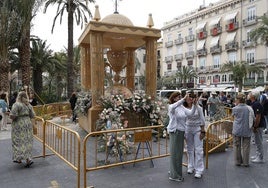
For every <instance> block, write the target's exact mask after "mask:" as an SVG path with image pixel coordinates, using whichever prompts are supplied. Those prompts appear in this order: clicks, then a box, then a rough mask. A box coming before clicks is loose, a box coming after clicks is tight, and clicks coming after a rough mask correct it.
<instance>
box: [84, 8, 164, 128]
mask: <svg viewBox="0 0 268 188" xmlns="http://www.w3.org/2000/svg"><path fill="white" fill-rule="evenodd" d="M147 26H148V27H137V26H134V25H133V23H132V22H131V20H130V19H128V18H127V17H126V16H124V15H121V14H119V13H118V12H117V11H115V13H114V14H111V15H108V16H106V17H105V18H103V19H102V20H101V16H100V14H99V11H98V6H96V12H95V16H94V20H92V21H90V22H89V23H88V24H87V26H86V28H85V30H84V32H83V33H82V35H81V36H80V38H79V46H80V47H81V60H82V63H81V84H82V89H83V90H85V91H86V90H90V91H91V93H92V107H91V108H90V109H89V112H88V116H87V119H86V120H85V122H84V123H81V126H82V127H83V128H84V129H85V130H86V131H88V132H91V131H94V129H95V122H96V121H97V119H98V115H99V113H100V112H101V110H102V109H101V108H100V107H99V105H98V104H97V100H98V99H99V98H100V97H101V96H103V95H104V93H105V88H104V79H105V75H104V72H105V71H104V70H105V61H104V56H107V59H108V61H109V64H110V65H111V68H112V70H113V71H114V72H115V73H116V74H115V76H114V82H115V83H114V84H115V85H116V84H119V81H120V77H119V76H120V75H119V73H120V72H121V71H122V69H125V70H126V71H125V72H126V75H125V79H124V82H125V83H124V86H125V87H126V88H127V89H129V90H130V91H134V90H135V50H136V49H138V48H141V47H142V48H144V49H145V50H146V70H145V77H146V80H145V82H146V83H145V87H146V88H145V93H146V94H147V95H150V96H152V98H154V97H155V96H156V68H157V58H156V57H157V51H156V49H157V40H158V39H159V38H160V37H161V30H159V29H154V28H152V26H153V21H152V15H151V14H149V22H148V24H147ZM118 67H119V68H118Z"/></svg>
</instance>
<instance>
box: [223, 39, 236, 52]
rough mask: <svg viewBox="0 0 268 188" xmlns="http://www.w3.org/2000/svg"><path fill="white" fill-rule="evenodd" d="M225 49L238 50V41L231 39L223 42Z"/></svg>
mask: <svg viewBox="0 0 268 188" xmlns="http://www.w3.org/2000/svg"><path fill="white" fill-rule="evenodd" d="M225 50H227V51H232V50H238V42H235V41H232V42H229V43H227V44H225Z"/></svg>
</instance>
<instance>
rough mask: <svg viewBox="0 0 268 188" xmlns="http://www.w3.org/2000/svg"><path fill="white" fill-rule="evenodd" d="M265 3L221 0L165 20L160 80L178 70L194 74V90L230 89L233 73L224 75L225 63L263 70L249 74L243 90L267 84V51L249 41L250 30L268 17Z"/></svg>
mask: <svg viewBox="0 0 268 188" xmlns="http://www.w3.org/2000/svg"><path fill="white" fill-rule="evenodd" d="M267 11H268V1H267V0H221V1H219V2H217V3H214V4H210V5H209V6H207V7H205V6H200V8H199V9H197V10H193V11H192V12H190V13H188V14H185V15H182V16H179V17H177V18H175V19H173V20H171V21H169V22H166V23H165V24H164V26H163V28H162V31H163V50H162V60H163V64H162V66H161V68H162V69H163V71H162V73H163V75H162V76H165V75H173V74H174V73H176V72H177V71H178V70H180V69H181V68H182V66H188V67H192V68H193V69H194V70H196V72H197V74H198V78H197V79H195V80H194V81H192V82H194V83H192V84H193V85H194V87H196V88H205V87H214V88H215V87H218V88H226V87H233V86H234V82H233V79H232V77H233V76H232V72H222V71H221V67H222V65H223V64H224V63H226V62H239V61H246V62H247V63H249V64H250V65H258V66H261V67H263V68H262V70H263V71H260V72H258V73H257V74H255V73H249V74H248V75H247V77H246V79H245V80H244V86H245V87H254V86H264V85H268V61H267V58H268V48H267V47H266V46H265V45H263V44H260V43H259V42H258V43H255V42H253V41H252V40H251V39H250V31H252V30H253V29H255V28H256V27H257V26H258V24H260V23H259V22H260V21H259V20H258V19H257V18H258V17H260V16H263V15H265V14H267Z"/></svg>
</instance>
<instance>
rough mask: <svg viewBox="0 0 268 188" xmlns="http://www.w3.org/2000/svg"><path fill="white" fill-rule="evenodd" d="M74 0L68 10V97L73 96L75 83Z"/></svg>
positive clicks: (71, 0)
mask: <svg viewBox="0 0 268 188" xmlns="http://www.w3.org/2000/svg"><path fill="white" fill-rule="evenodd" d="M73 6H74V5H73V0H70V6H69V10H68V51H67V55H68V60H67V95H68V98H69V97H71V95H72V92H73V88H74V83H73V80H74V78H73V75H74V71H73V59H74V52H73Z"/></svg>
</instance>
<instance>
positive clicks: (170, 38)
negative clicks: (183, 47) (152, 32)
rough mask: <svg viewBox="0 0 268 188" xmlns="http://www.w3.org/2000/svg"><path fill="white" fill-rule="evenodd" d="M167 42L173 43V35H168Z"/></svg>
mask: <svg viewBox="0 0 268 188" xmlns="http://www.w3.org/2000/svg"><path fill="white" fill-rule="evenodd" d="M167 41H168V42H170V41H172V34H171V33H170V34H168V35H167Z"/></svg>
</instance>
